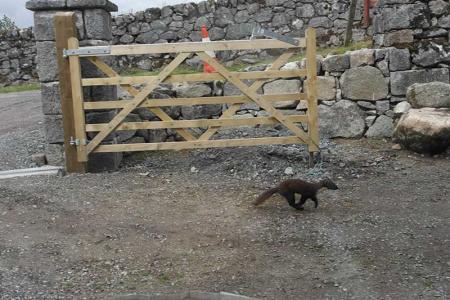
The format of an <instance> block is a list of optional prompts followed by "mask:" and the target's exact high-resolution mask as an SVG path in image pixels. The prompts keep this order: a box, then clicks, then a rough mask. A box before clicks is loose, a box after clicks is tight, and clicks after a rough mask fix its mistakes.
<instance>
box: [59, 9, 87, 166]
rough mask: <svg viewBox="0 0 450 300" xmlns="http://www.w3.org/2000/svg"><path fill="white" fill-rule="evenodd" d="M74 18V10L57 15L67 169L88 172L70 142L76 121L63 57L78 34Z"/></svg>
mask: <svg viewBox="0 0 450 300" xmlns="http://www.w3.org/2000/svg"><path fill="white" fill-rule="evenodd" d="M74 18H75V14H74V13H73V12H58V13H56V15H55V18H54V26H55V37H56V61H57V63H58V74H59V90H60V96H61V111H62V115H63V128H64V152H65V165H66V171H67V172H69V173H74V172H77V173H84V172H86V163H85V162H79V161H78V158H77V149H76V147H74V146H72V145H70V143H69V141H70V138H71V137H75V121H74V111H73V99H72V87H71V76H70V66H69V60H68V59H65V58H64V57H63V50H64V49H68V47H69V45H68V40H69V38H71V37H76V36H77V33H76V32H77V31H76V27H75V20H74Z"/></svg>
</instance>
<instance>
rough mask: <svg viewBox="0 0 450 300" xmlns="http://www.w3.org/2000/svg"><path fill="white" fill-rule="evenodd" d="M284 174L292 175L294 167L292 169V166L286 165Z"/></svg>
mask: <svg viewBox="0 0 450 300" xmlns="http://www.w3.org/2000/svg"><path fill="white" fill-rule="evenodd" d="M284 174H286V175H294V169H292V167H287V168H286V169H285V170H284Z"/></svg>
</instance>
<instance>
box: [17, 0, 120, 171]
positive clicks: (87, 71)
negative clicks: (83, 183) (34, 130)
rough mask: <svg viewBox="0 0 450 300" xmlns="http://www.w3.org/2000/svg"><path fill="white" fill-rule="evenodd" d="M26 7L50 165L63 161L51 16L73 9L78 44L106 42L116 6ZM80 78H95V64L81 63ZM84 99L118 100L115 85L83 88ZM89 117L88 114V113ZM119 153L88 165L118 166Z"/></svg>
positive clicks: (104, 2) (59, 1)
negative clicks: (30, 17) (30, 13)
mask: <svg viewBox="0 0 450 300" xmlns="http://www.w3.org/2000/svg"><path fill="white" fill-rule="evenodd" d="M26 8H27V9H29V10H31V11H33V12H34V35H35V39H36V47H37V68H38V75H39V80H40V82H41V95H42V111H43V113H44V126H45V135H46V142H47V146H46V156H47V160H48V162H49V164H52V165H63V164H64V158H63V154H64V147H63V143H64V132H63V126H62V115H61V104H60V94H59V82H58V66H57V61H56V48H55V47H56V43H55V28H54V24H53V22H54V16H55V14H56V13H57V12H61V11H73V12H75V17H76V27H77V30H78V38H79V40H80V45H81V46H100V45H108V44H110V43H111V40H112V33H111V12H115V11H117V6H116V5H115V4H114V3H112V2H110V1H108V0H30V1H28V2H27V3H26ZM82 65H83V77H98V76H101V73H100V72H99V71H98V70H96V68H95V67H93V66H91V65H88V64H87V62H82ZM84 97H85V100H87V101H88V100H113V99H117V91H116V88H115V87H92V88H91V87H89V88H84ZM87 118H89V115H87ZM121 158H122V156H121V154H117V153H114V154H95V155H92V156H91V157H90V162H89V164H88V168H90V169H91V170H102V169H103V170H107V169H114V168H117V166H118V164H119V163H120V160H121Z"/></svg>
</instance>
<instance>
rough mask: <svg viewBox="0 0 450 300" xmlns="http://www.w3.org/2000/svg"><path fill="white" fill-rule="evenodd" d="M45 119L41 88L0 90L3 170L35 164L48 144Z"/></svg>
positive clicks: (1, 161) (0, 165)
mask: <svg viewBox="0 0 450 300" xmlns="http://www.w3.org/2000/svg"><path fill="white" fill-rule="evenodd" d="M42 123H43V116H42V111H41V94H40V92H39V91H32V92H21V93H9V94H0V171H4V170H12V169H21V168H29V167H32V166H33V163H32V161H31V155H32V154H35V153H43V152H44V148H45V146H44V130H43V125H42Z"/></svg>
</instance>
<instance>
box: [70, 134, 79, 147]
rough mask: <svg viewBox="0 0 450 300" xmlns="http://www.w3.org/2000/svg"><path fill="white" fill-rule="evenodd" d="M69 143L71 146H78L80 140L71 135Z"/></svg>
mask: <svg viewBox="0 0 450 300" xmlns="http://www.w3.org/2000/svg"><path fill="white" fill-rule="evenodd" d="M69 144H70V145H71V146H79V145H80V140H79V139H74V138H73V136H71V137H70V141H69Z"/></svg>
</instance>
